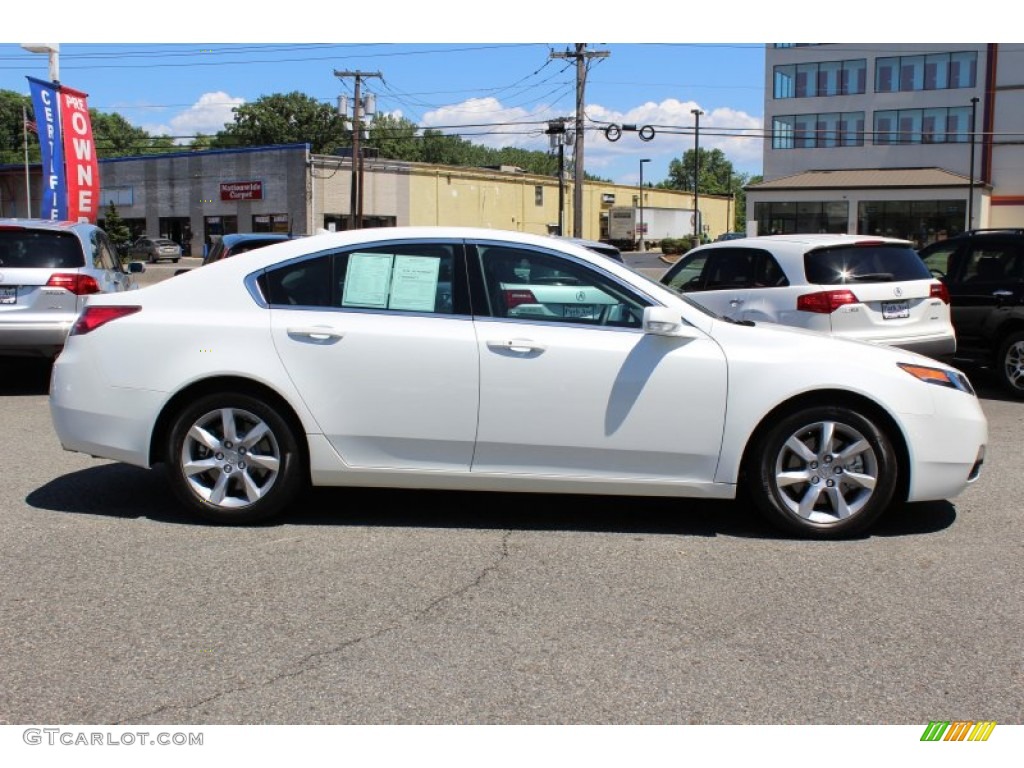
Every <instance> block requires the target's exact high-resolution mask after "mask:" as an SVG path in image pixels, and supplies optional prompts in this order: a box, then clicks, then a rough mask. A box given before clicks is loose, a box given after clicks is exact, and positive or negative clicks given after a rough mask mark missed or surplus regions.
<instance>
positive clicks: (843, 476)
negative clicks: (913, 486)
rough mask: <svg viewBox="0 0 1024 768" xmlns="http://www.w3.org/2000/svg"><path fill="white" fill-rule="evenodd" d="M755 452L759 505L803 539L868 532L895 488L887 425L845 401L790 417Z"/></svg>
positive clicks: (753, 487) (753, 485)
mask: <svg viewBox="0 0 1024 768" xmlns="http://www.w3.org/2000/svg"><path fill="white" fill-rule="evenodd" d="M751 455H752V456H753V457H754V458H753V461H754V462H756V467H755V468H754V471H753V472H752V473H751V474H750V477H749V483H750V488H749V489H748V490H749V491H750V494H751V496H752V497H753V500H754V503H755V504H756V505H757V506H758V508H759V509H760V511H761V512H762V513H763V514H764V515H765V516H766V517H767V518H768V519H769V520H770V521H772V522H773V523H775V524H776V525H779V526H781V527H782V528H783V529H785V530H787V531H790V532H792V533H795V534H797V535H800V536H807V537H814V538H837V537H840V536H850V535H853V534H857V533H861V532H863V531H864V530H866V529H867V528H868V526H870V525H871V524H872V523H874V522H875V520H877V519H878V516H879V515H881V514H882V512H883V511H884V510H885V508H886V507H887V506H888V505H889V503H890V501H891V500H892V498H893V493H894V491H895V489H896V479H897V472H898V467H897V462H896V455H895V451H894V450H893V447H892V442H891V440H890V439H889V437H888V436H887V435H886V433H885V431H884V429H882V428H881V427H880V426H879V425H878V423H877V422H876V421H875V420H874V419H873V418H871V417H868V416H866V415H864V414H862V413H859V412H857V411H855V410H853V409H851V408H847V407H843V406H813V407H808V408H804V409H802V410H799V411H797V412H794V413H792V414H790V415H788V416H786V417H784V418H783V419H782V420H781V421H780V422H779V423H778V424H777V425H775V426H774V427H772V428H771V429H770V430H768V431H767V432H766V433H765V434H764V435H763V437H762V438H761V439H760V440H759V441H758V443H757V445H755V446H754V451H753V453H752V454H751Z"/></svg>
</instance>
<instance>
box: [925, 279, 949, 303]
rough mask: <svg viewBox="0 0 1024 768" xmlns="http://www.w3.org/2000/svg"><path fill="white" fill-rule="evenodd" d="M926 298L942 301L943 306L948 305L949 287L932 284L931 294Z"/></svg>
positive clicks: (943, 284) (941, 284)
mask: <svg viewBox="0 0 1024 768" xmlns="http://www.w3.org/2000/svg"><path fill="white" fill-rule="evenodd" d="M928 298H931V299H942V301H943V303H944V304H949V286H947V285H946V284H945V283H932V289H931V292H930V293H929V294H928Z"/></svg>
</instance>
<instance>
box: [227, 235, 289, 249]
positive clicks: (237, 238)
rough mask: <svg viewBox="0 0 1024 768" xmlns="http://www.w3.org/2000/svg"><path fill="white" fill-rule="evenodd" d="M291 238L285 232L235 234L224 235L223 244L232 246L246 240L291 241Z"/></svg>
mask: <svg viewBox="0 0 1024 768" xmlns="http://www.w3.org/2000/svg"><path fill="white" fill-rule="evenodd" d="M291 237H292V236H291V235H290V234H287V233H285V232H233V233H231V234H230V235H224V236H223V237H222V238H221V242H222V243H224V245H225V246H231V245H234V244H235V243H241V242H243V241H245V240H290V239H291Z"/></svg>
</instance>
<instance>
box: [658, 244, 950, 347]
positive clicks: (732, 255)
mask: <svg viewBox="0 0 1024 768" xmlns="http://www.w3.org/2000/svg"><path fill="white" fill-rule="evenodd" d="M661 282H662V283H664V284H665V285H667V286H668V287H669V288H672V289H673V290H675V291H678V292H680V293H685V294H686V295H688V296H689V297H690V298H692V299H693V300H694V301H696V302H698V303H699V304H702V305H704V306H705V307H707V308H708V309H710V310H711V311H713V312H716V313H718V314H719V315H723V316H725V317H728V318H731V319H733V320H739V321H747V320H751V321H756V322H771V323H780V324H782V325H793V326H797V327H799V328H806V329H808V330H812V331H818V332H821V333H826V334H831V335H833V336H841V337H844V338H848V339H858V340H860V341H869V342H874V343H876V344H885V345H888V346H893V347H900V348H903V349H908V350H912V351H914V352H920V353H921V354H925V355H928V356H930V357H943V356H946V355H950V354H952V353H953V351H954V350H955V349H956V334H955V333H954V330H953V325H952V322H951V320H950V309H949V291H948V290H947V289H946V286H945V285H944V284H943V283H942V282H941V281H940V280H938V279H937V278H936V277H934V276H933V275H932V274H931V273H930V272H929V271H928V268H927V267H926V266H925V265H924V263H923V262H922V261H921V259H920V257H919V256H918V255H917V252H916V251H914V249H913V246H912V244H911V243H910V242H908V241H906V240H897V239H894V238H885V237H874V236H871V235H838V234H837V235H830V234H809V235H798V234H794V235H766V236H763V237H747V238H743V239H741V240H723V241H721V242H716V243H711V244H709V245H704V246H701V247H699V248H695V249H693V250H692V251H688V252H687V253H686V254H684V255H683V256H682V257H681V258H680V259H679V261H677V262H676V263H675V264H673V265H672V266H671V267H669V268H668V269H667V270H666V271H665V273H664V274H663V275H662V277H661Z"/></svg>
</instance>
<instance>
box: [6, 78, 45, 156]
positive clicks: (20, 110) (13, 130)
mask: <svg viewBox="0 0 1024 768" xmlns="http://www.w3.org/2000/svg"><path fill="white" fill-rule="evenodd" d="M26 111H27V114H28V116H29V119H31V117H32V99H31V98H29V97H28V96H22V95H21V94H20V93H16V92H15V91H7V90H0V164H4V165H9V164H15V163H23V162H25V143H24V142H25V121H24V116H25V114H26ZM28 146H29V156H28V157H29V162H34V163H38V162H39V140H38V139H37V138H36V135H35V134H34V133H32V132H31V131H29V133H28Z"/></svg>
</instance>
